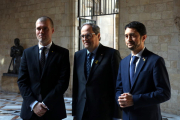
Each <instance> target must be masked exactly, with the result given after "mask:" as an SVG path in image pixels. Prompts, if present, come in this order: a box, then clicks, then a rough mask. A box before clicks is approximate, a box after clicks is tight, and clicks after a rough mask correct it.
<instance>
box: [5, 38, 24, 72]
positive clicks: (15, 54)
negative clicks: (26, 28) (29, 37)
mask: <svg viewBox="0 0 180 120" xmlns="http://www.w3.org/2000/svg"><path fill="white" fill-rule="evenodd" d="M14 44H15V46H12V47H11V53H10V56H11V57H12V60H11V63H10V65H9V69H8V73H13V74H18V72H19V66H20V62H21V56H22V53H23V51H24V48H23V47H22V46H21V45H20V40H19V38H16V39H14ZM11 64H12V65H13V70H10V67H11Z"/></svg>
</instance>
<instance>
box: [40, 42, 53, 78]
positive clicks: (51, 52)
mask: <svg viewBox="0 0 180 120" xmlns="http://www.w3.org/2000/svg"><path fill="white" fill-rule="evenodd" d="M55 54H56V49H55V45H54V43H52V45H51V47H50V49H49V53H48V57H47V59H46V62H45V65H44V69H43V71H42V75H41V78H42V76H43V75H44V72H45V70H46V69H47V67H48V65H49V64H50V62H51V60H52V58H53V57H54V55H55Z"/></svg>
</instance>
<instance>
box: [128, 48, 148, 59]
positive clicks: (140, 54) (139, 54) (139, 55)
mask: <svg viewBox="0 0 180 120" xmlns="http://www.w3.org/2000/svg"><path fill="white" fill-rule="evenodd" d="M144 49H145V47H144V48H143V49H142V50H141V51H140V52H139V53H137V54H136V55H134V54H132V52H131V57H132V56H137V57H141V56H142V53H143V51H144Z"/></svg>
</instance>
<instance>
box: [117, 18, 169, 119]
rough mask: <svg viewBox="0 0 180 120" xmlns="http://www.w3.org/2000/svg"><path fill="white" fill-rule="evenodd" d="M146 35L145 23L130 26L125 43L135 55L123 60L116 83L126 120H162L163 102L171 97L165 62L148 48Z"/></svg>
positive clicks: (126, 32)
mask: <svg viewBox="0 0 180 120" xmlns="http://www.w3.org/2000/svg"><path fill="white" fill-rule="evenodd" d="M146 38H147V35H146V28H145V26H144V25H143V24H142V23H140V22H137V21H133V22H131V23H129V24H127V25H126V27H125V43H126V46H127V47H128V48H129V49H130V50H131V54H130V55H129V56H127V57H126V58H124V59H123V60H122V61H121V62H120V65H119V71H118V77H117V84H116V100H117V101H118V103H119V105H120V107H121V108H122V110H123V120H161V119H162V116H161V111H160V103H162V102H165V101H167V100H169V99H170V95H171V92H170V83H169V77H168V73H167V70H166V67H165V62H164V60H163V58H162V57H160V56H158V55H156V54H154V53H152V52H150V51H149V50H147V49H146V48H145V46H144V42H145V40H146Z"/></svg>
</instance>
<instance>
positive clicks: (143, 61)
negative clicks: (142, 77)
mask: <svg viewBox="0 0 180 120" xmlns="http://www.w3.org/2000/svg"><path fill="white" fill-rule="evenodd" d="M146 51H147V50H146V49H144V52H143V53H142V56H141V58H140V60H139V63H138V66H137V68H136V73H135V75H134V78H133V81H134V82H133V86H132V87H131V88H133V87H134V86H135V83H136V81H137V77H138V76H139V73H140V71H141V69H142V67H143V66H144V65H145V63H146V61H147V59H148V58H147V56H145V55H146Z"/></svg>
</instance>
